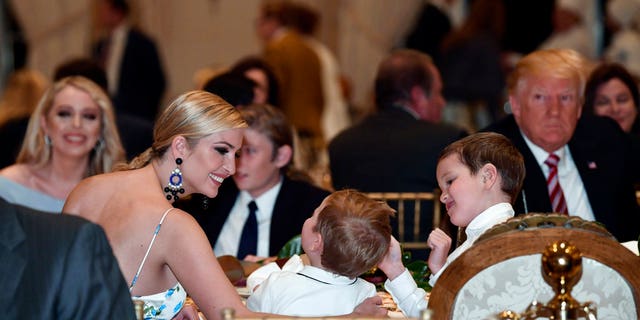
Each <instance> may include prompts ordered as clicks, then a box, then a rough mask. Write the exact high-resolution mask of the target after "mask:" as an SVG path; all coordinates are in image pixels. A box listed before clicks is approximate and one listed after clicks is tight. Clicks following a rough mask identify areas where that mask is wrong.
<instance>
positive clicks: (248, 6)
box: [12, 0, 423, 107]
mask: <svg viewBox="0 0 640 320" xmlns="http://www.w3.org/2000/svg"><path fill="white" fill-rule="evenodd" d="M260 1H261V0H184V1H177V0H136V1H134V2H133V4H134V7H135V8H136V9H138V10H137V13H138V15H139V17H138V20H139V24H140V26H141V27H142V29H143V30H145V31H146V32H147V33H148V34H150V35H151V36H152V37H153V38H155V39H156V42H157V44H158V47H159V49H160V54H161V56H162V60H163V62H164V65H165V71H166V73H167V79H168V81H169V86H168V90H167V93H166V97H165V100H166V101H169V100H170V99H171V98H173V97H175V96H177V95H178V94H180V93H182V92H184V91H186V90H190V89H192V88H193V87H194V82H193V78H194V74H195V73H196V71H198V70H199V69H201V68H203V67H208V66H212V67H215V68H222V67H225V66H228V65H229V64H232V63H233V62H235V61H236V60H237V59H239V58H241V57H243V56H245V55H248V54H258V53H259V52H260V46H259V44H258V41H257V38H256V37H255V33H254V29H253V25H254V20H255V18H256V16H257V14H258V5H259V3H260ZM299 1H303V2H305V3H308V4H309V5H311V6H313V7H315V8H317V9H318V10H319V11H320V12H321V13H322V15H323V17H322V19H323V20H322V25H321V30H320V32H319V36H320V37H321V38H322V39H323V40H324V41H325V42H326V43H327V44H328V45H329V47H330V48H333V49H334V50H335V52H336V56H337V57H338V61H339V63H340V65H341V67H342V69H343V72H344V73H345V74H347V75H348V76H349V78H350V79H351V80H352V82H353V86H354V102H355V103H356V104H357V105H361V106H366V107H369V106H370V99H369V97H370V95H371V87H372V82H373V76H374V74H375V69H376V65H377V64H378V62H379V61H380V59H381V58H382V57H383V56H384V55H385V54H386V53H387V52H388V51H389V50H390V49H391V48H392V47H393V46H395V45H397V44H398V43H399V41H400V39H401V38H402V35H403V34H404V32H405V30H406V29H407V28H408V27H409V26H410V24H411V23H412V21H413V19H414V18H415V15H416V14H417V11H418V8H419V5H420V4H421V2H422V1H423V0H403V1H396V0H299ZM12 2H13V5H14V6H15V8H16V11H17V13H18V16H19V17H20V19H21V20H22V23H23V27H24V29H25V32H26V34H27V38H28V41H29V44H30V57H29V65H30V66H31V67H34V68H36V69H39V70H41V71H42V72H44V73H45V74H47V75H51V74H52V72H53V70H54V68H55V66H56V65H58V64H59V63H61V62H63V61H65V60H66V59H69V58H71V57H76V56H80V55H86V54H87V53H88V52H89V43H90V37H91V17H92V14H91V13H92V10H91V9H92V5H93V1H92V0H12Z"/></svg>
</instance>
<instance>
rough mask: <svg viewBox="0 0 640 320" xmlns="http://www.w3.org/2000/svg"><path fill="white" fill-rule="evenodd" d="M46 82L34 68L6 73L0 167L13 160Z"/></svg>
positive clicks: (0, 104)
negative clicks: (7, 76)
mask: <svg viewBox="0 0 640 320" xmlns="http://www.w3.org/2000/svg"><path fill="white" fill-rule="evenodd" d="M48 86H49V81H48V80H47V78H46V77H45V76H44V75H43V74H42V73H40V72H39V71H37V70H33V69H20V70H17V71H15V72H14V73H12V74H11V75H10V76H9V79H8V81H7V85H6V87H5V89H4V91H3V93H2V98H1V99H0V137H2V141H0V150H2V154H0V168H4V167H6V166H8V165H11V164H13V163H14V162H15V161H16V157H17V156H18V152H19V151H20V145H21V144H22V138H23V137H24V133H25V132H26V131H27V125H28V124H29V117H30V116H31V113H33V110H35V109H36V106H37V105H38V100H40V98H41V97H42V95H43V94H44V92H45V90H47V87H48Z"/></svg>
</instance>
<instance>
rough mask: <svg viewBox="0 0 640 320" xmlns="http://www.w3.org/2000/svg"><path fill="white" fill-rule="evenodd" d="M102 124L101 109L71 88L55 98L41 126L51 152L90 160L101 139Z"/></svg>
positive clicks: (79, 91)
mask: <svg viewBox="0 0 640 320" xmlns="http://www.w3.org/2000/svg"><path fill="white" fill-rule="evenodd" d="M101 124H102V112H101V109H100V106H98V104H97V103H96V102H95V101H93V99H92V98H91V96H90V95H89V94H88V93H86V92H85V91H83V90H80V89H78V88H76V87H73V86H67V87H65V88H64V89H62V90H60V92H58V93H57V94H56V96H55V98H54V99H53V105H52V106H51V109H49V111H48V112H47V114H46V115H45V117H44V118H43V122H42V126H43V129H44V132H45V133H46V134H47V135H48V136H49V138H50V139H51V141H52V144H53V148H54V151H55V152H57V153H60V154H63V155H66V156H74V157H87V156H89V153H90V152H91V150H92V149H93V148H94V147H95V146H96V143H97V142H98V139H99V138H100V133H101V128H102V125H101Z"/></svg>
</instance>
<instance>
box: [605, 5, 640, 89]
mask: <svg viewBox="0 0 640 320" xmlns="http://www.w3.org/2000/svg"><path fill="white" fill-rule="evenodd" d="M606 9H607V11H606V21H607V26H608V27H609V28H610V30H611V32H612V35H611V42H610V43H609V45H608V46H607V48H606V49H605V51H604V54H603V56H602V58H603V60H604V61H607V62H616V63H619V64H621V65H623V66H624V67H625V68H626V69H627V70H628V71H629V72H630V73H631V74H633V75H634V76H635V77H640V30H639V29H638V28H640V25H639V23H640V0H609V1H607V6H606Z"/></svg>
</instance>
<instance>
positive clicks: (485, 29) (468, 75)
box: [440, 0, 505, 132]
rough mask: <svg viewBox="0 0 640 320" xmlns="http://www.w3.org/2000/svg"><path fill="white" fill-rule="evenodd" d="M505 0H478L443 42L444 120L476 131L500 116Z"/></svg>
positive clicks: (503, 79)
mask: <svg viewBox="0 0 640 320" xmlns="http://www.w3.org/2000/svg"><path fill="white" fill-rule="evenodd" d="M502 2H503V0H475V1H473V2H472V5H471V10H470V11H469V15H468V16H467V17H466V18H465V20H464V22H463V23H462V25H461V26H460V27H459V28H457V29H455V30H454V31H452V32H451V33H450V34H449V35H447V36H446V37H445V38H444V40H443V42H442V47H441V49H442V58H441V65H440V71H441V74H442V83H443V86H444V89H443V93H444V96H445V98H446V99H447V108H445V109H444V111H443V117H444V120H445V121H447V122H452V123H455V124H457V125H459V126H461V127H464V128H466V129H467V131H469V132H474V131H477V130H478V129H479V128H483V127H485V126H487V125H488V124H489V123H491V122H493V121H495V120H497V119H499V118H501V117H502V116H503V115H504V112H503V111H502V105H503V98H504V88H505V75H504V70H503V67H502V62H501V53H502V48H501V45H502V39H503V35H504V28H505V13H504V11H505V10H504V6H503V4H502Z"/></svg>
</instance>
